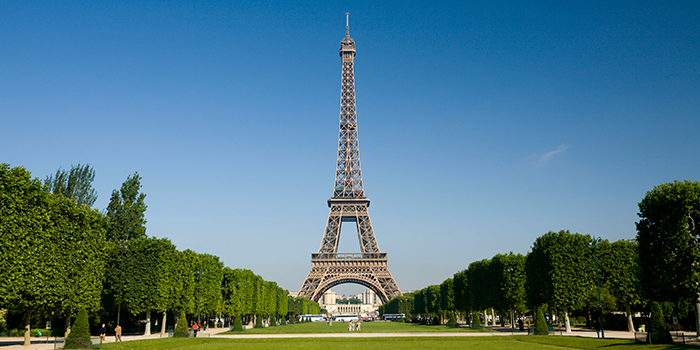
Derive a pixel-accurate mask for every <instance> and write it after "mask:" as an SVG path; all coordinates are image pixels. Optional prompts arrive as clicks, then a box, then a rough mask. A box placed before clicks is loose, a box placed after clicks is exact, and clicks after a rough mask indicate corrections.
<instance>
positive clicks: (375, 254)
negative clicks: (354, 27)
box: [298, 14, 401, 302]
mask: <svg viewBox="0 0 700 350" xmlns="http://www.w3.org/2000/svg"><path fill="white" fill-rule="evenodd" d="M347 16H348V14H346V26H345V38H343V40H342V41H341V42H340V50H339V51H340V57H341V58H342V65H343V73H342V85H341V94H340V127H339V130H340V132H339V135H338V162H337V165H336V172H335V187H334V189H333V197H332V198H331V199H329V200H328V206H329V207H330V208H331V209H330V213H329V214H328V223H327V224H326V230H325V233H324V234H323V240H321V247H320V248H319V250H318V253H317V254H311V271H310V272H309V274H308V275H307V276H306V279H305V280H304V283H303V284H302V286H301V288H300V289H299V294H298V296H303V297H307V298H309V299H312V300H315V301H318V300H319V299H320V298H321V296H323V293H325V292H326V291H327V290H328V289H330V288H332V287H333V286H336V285H338V284H343V283H358V284H361V285H363V286H366V287H367V288H370V289H372V290H373V291H374V292H375V293H376V294H377V296H379V298H380V299H382V301H384V302H386V301H387V300H389V299H392V298H394V297H396V296H399V295H401V291H400V290H399V287H398V286H397V285H396V281H394V277H393V276H392V275H391V273H390V272H389V268H388V266H387V256H386V253H381V252H380V250H379V245H377V240H376V238H375V237H374V230H373V229H372V222H371V221H370V219H369V212H368V210H367V208H368V207H369V199H368V198H366V197H365V191H364V189H363V187H362V171H361V170H360V146H359V142H358V139H357V114H356V108H355V106H356V105H355V69H354V60H355V54H356V49H355V41H354V40H352V39H351V38H350V27H349V23H348V22H347V20H348V17H347ZM343 222H356V223H357V235H358V238H359V240H360V249H361V250H362V252H361V253H338V241H339V238H340V227H341V225H342V223H343Z"/></svg>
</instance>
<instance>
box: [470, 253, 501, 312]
mask: <svg viewBox="0 0 700 350" xmlns="http://www.w3.org/2000/svg"><path fill="white" fill-rule="evenodd" d="M467 280H468V281H469V292H470V294H471V302H472V307H473V308H474V309H475V310H484V311H486V309H488V308H492V307H494V306H496V294H498V292H499V290H498V284H497V280H496V276H495V275H494V273H493V271H492V268H491V261H490V260H488V259H484V260H480V261H475V262H473V263H471V264H469V268H468V269H467ZM493 322H495V318H494V321H493ZM484 323H485V324H486V325H488V317H487V316H486V312H484ZM494 325H495V323H494Z"/></svg>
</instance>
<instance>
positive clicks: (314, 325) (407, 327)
mask: <svg viewBox="0 0 700 350" xmlns="http://www.w3.org/2000/svg"><path fill="white" fill-rule="evenodd" d="M348 332H349V331H348V324H347V323H341V322H333V325H331V326H328V325H327V324H326V322H311V323H297V324H289V325H285V326H278V327H267V328H253V329H247V330H245V331H240V332H226V333H223V334H283V333H348ZM355 332H357V331H355ZM360 332H362V333H432V332H492V331H491V330H487V329H482V330H472V329H469V328H450V327H447V326H444V325H443V326H440V325H438V326H425V325H419V324H415V323H403V322H362V330H361V331H360Z"/></svg>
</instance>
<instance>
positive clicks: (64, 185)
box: [45, 163, 97, 207]
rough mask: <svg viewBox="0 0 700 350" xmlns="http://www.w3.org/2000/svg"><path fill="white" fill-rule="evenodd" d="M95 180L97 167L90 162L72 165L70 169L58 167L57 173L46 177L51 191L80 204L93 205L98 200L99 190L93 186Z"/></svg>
mask: <svg viewBox="0 0 700 350" xmlns="http://www.w3.org/2000/svg"><path fill="white" fill-rule="evenodd" d="M93 180H95V169H93V168H90V164H85V165H80V163H78V165H71V168H70V171H69V172H66V171H65V170H62V169H60V168H59V169H58V170H57V171H56V175H55V176H54V175H51V176H47V177H46V181H45V183H46V185H47V186H48V187H49V192H51V193H53V194H61V195H63V196H65V197H66V198H70V199H72V200H75V201H76V203H78V204H84V205H87V206H89V207H91V206H92V205H93V204H94V203H95V201H96V200H97V192H95V189H93V188H92V181H93Z"/></svg>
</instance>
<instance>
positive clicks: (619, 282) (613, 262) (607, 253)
mask: <svg viewBox="0 0 700 350" xmlns="http://www.w3.org/2000/svg"><path fill="white" fill-rule="evenodd" d="M598 258H599V259H598V263H599V266H600V279H601V284H602V288H601V290H605V289H607V290H608V291H609V292H610V293H611V294H612V295H613V296H614V297H615V298H617V301H618V303H619V304H620V305H621V307H622V308H623V309H624V310H625V316H626V317H627V330H628V331H630V332H634V324H633V323H632V310H631V306H632V305H634V304H638V303H640V302H641V295H640V290H641V286H640V285H639V277H638V270H639V256H638V255H637V242H636V241H628V240H619V241H617V242H613V243H608V241H607V240H605V241H602V242H599V243H598ZM597 302H598V300H597V295H596V303H595V305H598V304H597Z"/></svg>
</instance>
